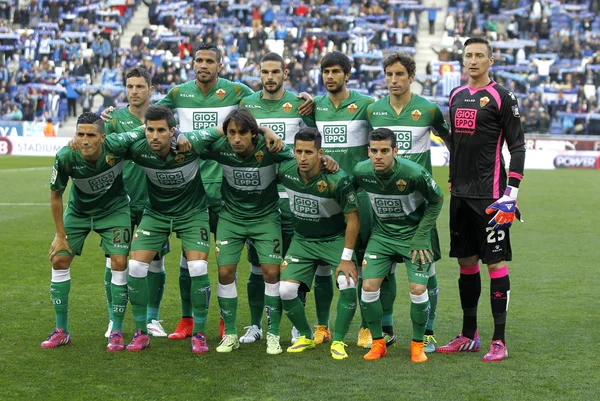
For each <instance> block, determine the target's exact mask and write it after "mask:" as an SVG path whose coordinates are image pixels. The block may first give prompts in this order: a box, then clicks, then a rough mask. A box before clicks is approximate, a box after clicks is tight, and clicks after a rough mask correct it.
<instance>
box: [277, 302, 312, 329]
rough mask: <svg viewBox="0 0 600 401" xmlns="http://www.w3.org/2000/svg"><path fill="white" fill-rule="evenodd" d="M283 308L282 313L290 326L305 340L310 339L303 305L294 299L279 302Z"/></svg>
mask: <svg viewBox="0 0 600 401" xmlns="http://www.w3.org/2000/svg"><path fill="white" fill-rule="evenodd" d="M281 305H282V306H283V312H284V313H285V315H286V316H287V317H288V319H290V321H291V322H292V324H293V325H294V326H295V327H296V329H298V331H299V332H300V334H301V335H303V336H305V337H306V338H312V331H311V330H310V326H309V324H308V320H307V319H306V313H305V312H304V305H302V301H301V300H300V298H298V297H296V298H294V299H292V300H289V301H288V300H284V299H282V300H281Z"/></svg>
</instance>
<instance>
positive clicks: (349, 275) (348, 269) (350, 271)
mask: <svg viewBox="0 0 600 401" xmlns="http://www.w3.org/2000/svg"><path fill="white" fill-rule="evenodd" d="M340 273H342V274H344V275H345V276H346V283H347V284H348V285H350V283H351V282H350V279H352V280H354V282H355V283H357V282H358V270H356V266H354V262H352V261H351V260H342V261H341V262H340V264H339V265H338V267H337V269H335V276H336V277H337V276H338V275H339V274H340Z"/></svg>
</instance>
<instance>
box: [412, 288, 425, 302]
mask: <svg viewBox="0 0 600 401" xmlns="http://www.w3.org/2000/svg"><path fill="white" fill-rule="evenodd" d="M421 287H422V288H421ZM410 300H411V301H412V303H413V304H424V303H425V302H427V301H429V293H428V292H427V287H425V286H424V285H423V286H419V287H417V288H415V289H414V290H413V289H412V288H411V290H410Z"/></svg>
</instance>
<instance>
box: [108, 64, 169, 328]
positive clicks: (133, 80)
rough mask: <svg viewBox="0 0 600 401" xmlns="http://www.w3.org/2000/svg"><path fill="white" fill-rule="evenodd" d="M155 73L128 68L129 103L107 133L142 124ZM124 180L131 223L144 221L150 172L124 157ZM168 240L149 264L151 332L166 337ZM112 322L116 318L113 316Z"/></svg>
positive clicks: (149, 326)
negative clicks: (163, 322)
mask: <svg viewBox="0 0 600 401" xmlns="http://www.w3.org/2000/svg"><path fill="white" fill-rule="evenodd" d="M153 89H154V87H153V86H152V77H151V76H150V73H149V72H148V70H146V69H145V68H141V67H134V68H132V69H130V70H129V71H128V72H127V75H126V76H125V91H126V94H127V101H128V102H129V105H127V106H125V107H123V108H120V109H117V110H115V111H114V112H112V115H111V117H112V118H111V119H110V120H109V121H107V122H106V123H105V124H104V132H105V134H106V135H110V134H118V133H122V132H130V131H133V129H135V128H137V127H139V126H141V125H142V120H143V119H144V114H145V113H146V110H148V107H150V98H151V96H152V91H153ZM123 180H124V181H125V188H126V189H127V195H128V196H129V208H130V213H131V227H132V232H133V227H136V226H138V225H139V224H140V221H141V220H142V214H143V212H144V207H145V206H146V202H148V190H147V188H146V174H145V173H144V170H142V168H141V167H140V166H138V165H136V164H135V163H134V162H132V161H131V160H124V161H123ZM168 245H169V244H168V242H167V243H165V248H164V249H163V251H161V252H159V255H157V257H155V259H154V260H153V261H152V262H150V266H149V268H148V321H147V322H146V323H147V329H148V333H149V334H150V335H152V336H154V337H166V336H167V333H166V332H165V330H164V329H163V327H162V325H161V321H160V320H159V311H160V303H161V301H162V296H163V292H164V288H165V279H166V274H165V259H164V253H165V252H166V251H168ZM110 274H111V269H110V258H107V259H106V272H105V276H104V277H105V278H104V286H105V289H106V299H107V301H108V306H109V311H110V310H112V307H111V304H112V302H111V298H110V282H111V276H110ZM111 322H112V318H111ZM111 322H109V329H108V331H107V332H106V333H107V334H106V337H108V336H109V335H110V331H111V327H112V323H111Z"/></svg>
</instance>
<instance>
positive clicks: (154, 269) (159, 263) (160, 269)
mask: <svg viewBox="0 0 600 401" xmlns="http://www.w3.org/2000/svg"><path fill="white" fill-rule="evenodd" d="M148 271H149V272H150V273H164V272H165V258H161V259H160V260H153V261H152V262H150V267H149V268H148Z"/></svg>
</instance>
